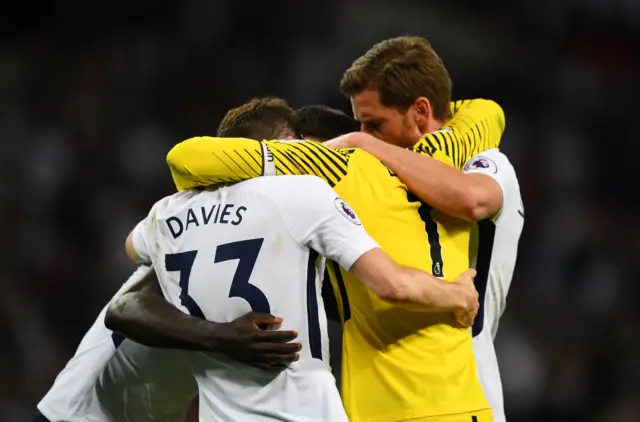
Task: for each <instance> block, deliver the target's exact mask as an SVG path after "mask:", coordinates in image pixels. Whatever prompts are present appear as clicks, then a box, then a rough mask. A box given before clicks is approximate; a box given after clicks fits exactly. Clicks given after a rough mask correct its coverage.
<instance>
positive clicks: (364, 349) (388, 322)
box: [167, 100, 504, 422]
mask: <svg viewBox="0 0 640 422" xmlns="http://www.w3.org/2000/svg"><path fill="white" fill-rule="evenodd" d="M452 111H453V119H452V120H451V121H450V122H449V123H447V125H445V127H444V128H443V130H442V131H439V132H437V133H432V134H428V135H426V136H425V137H423V138H422V139H421V140H420V141H419V142H418V143H417V144H416V146H415V147H414V150H416V151H418V152H421V153H425V154H429V155H432V156H433V157H434V158H436V159H439V160H441V161H443V162H446V163H448V164H450V165H455V166H456V167H458V168H461V167H462V166H463V165H464V163H465V162H466V161H467V160H468V159H469V158H471V157H472V156H473V155H475V154H477V153H479V152H481V151H483V150H484V149H488V148H494V147H497V146H498V145H499V142H500V137H501V135H502V131H503V130H504V114H503V113H502V110H501V109H500V107H499V106H498V105H497V104H496V103H494V102H492V101H487V100H472V101H461V102H456V103H452ZM264 143H265V144H266V145H267V146H268V148H269V149H270V151H271V153H272V155H273V160H274V162H275V166H276V171H277V174H279V175H280V174H313V175H316V176H319V177H321V178H322V179H324V180H325V181H326V182H327V183H329V184H330V185H331V186H333V187H334V188H335V190H336V192H337V193H338V194H339V195H340V196H341V197H342V198H343V199H344V200H345V201H347V202H348V203H349V204H350V205H351V206H352V207H353V208H354V210H355V211H356V212H357V213H358V215H359V217H360V219H361V220H362V222H363V225H364V227H365V228H366V230H367V232H368V233H369V234H370V235H371V236H372V237H373V238H374V239H375V240H376V241H377V242H378V243H379V244H380V246H381V247H382V248H383V249H384V250H385V251H386V252H387V253H388V254H389V255H390V256H391V257H392V258H393V259H395V260H396V261H398V262H399V263H401V264H403V265H407V266H411V267H415V268H420V269H422V270H424V271H427V272H430V273H433V274H434V275H436V276H440V277H443V278H444V279H446V280H449V281H452V280H453V279H455V277H456V276H457V275H459V274H460V273H462V272H463V271H464V270H466V269H467V268H468V267H469V235H470V227H471V225H470V224H469V223H466V222H463V221H461V220H457V219H454V218H452V217H449V216H446V215H443V214H441V213H439V212H436V211H434V210H431V209H430V207H428V206H427V205H425V204H422V203H420V202H419V201H418V200H417V199H416V198H414V197H413V196H412V195H411V194H410V193H409V192H408V191H407V188H406V186H405V185H404V184H403V183H402V182H401V181H400V180H399V179H398V178H397V177H395V176H393V175H392V174H391V172H390V171H389V170H388V169H387V168H386V167H385V166H384V165H383V164H382V163H380V161H378V160H377V159H376V158H375V157H373V156H372V155H370V154H368V153H366V152H364V151H362V150H332V149H330V148H327V147H324V146H323V145H321V144H317V143H313V142H277V141H264ZM262 160H263V157H262V149H261V145H260V143H259V142H257V141H255V140H250V139H242V138H208V137H201V138H192V139H189V140H187V141H184V142H182V143H180V144H178V145H177V146H176V147H175V148H174V149H173V150H172V151H171V152H170V153H169V155H168V157H167V161H168V163H169V165H170V167H171V171H172V174H173V177H174V181H175V183H176V186H177V187H178V189H179V190H182V189H188V188H193V187H196V186H206V185H210V184H213V183H220V182H230V181H241V180H245V179H248V178H251V177H257V176H260V175H262V172H263V165H262ZM329 271H330V274H331V278H332V284H333V287H334V290H335V292H336V296H337V298H338V303H339V307H340V311H341V316H342V318H343V324H344V339H343V341H344V343H343V373H342V374H343V375H342V380H343V381H342V382H343V385H342V393H343V401H344V404H345V409H346V410H347V413H348V415H349V419H350V420H351V421H354V422H359V421H367V422H387V421H388V422H392V421H393V422H395V421H401V420H410V419H413V418H424V417H431V416H443V415H452V416H453V415H458V414H462V413H469V412H476V411H481V410H483V409H488V408H489V405H488V403H487V401H486V399H485V397H484V394H483V392H482V387H481V385H480V382H479V381H478V379H477V375H476V366H475V359H474V356H473V352H472V348H471V335H470V333H469V330H468V329H462V328H455V323H454V321H453V317H452V316H451V315H450V314H432V313H421V312H411V311H407V310H404V309H401V308H399V307H395V306H393V305H391V304H389V303H388V302H384V301H381V300H379V299H378V298H377V297H376V296H375V295H374V294H373V293H371V292H370V291H369V290H368V289H367V288H365V287H364V285H362V283H360V282H359V281H358V280H357V279H355V277H353V276H352V275H351V274H350V273H348V272H345V271H344V270H341V269H339V268H338V267H337V266H336V265H335V264H332V265H329ZM344 292H346V295H344V294H343V293H344Z"/></svg>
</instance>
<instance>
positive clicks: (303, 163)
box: [167, 136, 348, 190]
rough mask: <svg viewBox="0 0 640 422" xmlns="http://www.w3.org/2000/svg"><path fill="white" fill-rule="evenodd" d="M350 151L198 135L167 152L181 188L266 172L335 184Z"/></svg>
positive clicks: (299, 143) (223, 181)
mask: <svg viewBox="0 0 640 422" xmlns="http://www.w3.org/2000/svg"><path fill="white" fill-rule="evenodd" d="M347 162H348V154H345V153H343V152H340V151H335V150H333V149H331V148H327V147H325V146H323V145H320V144H317V143H314V142H310V141H303V142H278V141H266V142H259V141H255V140H252V139H245V138H212V137H207V136H203V137H196V138H191V139H187V140H186V141H183V142H181V143H179V144H177V145H176V146H174V147H173V148H172V149H171V151H169V153H168V154H167V164H168V165H169V168H170V169H171V174H172V176H173V180H174V182H175V184H176V187H177V188H178V190H184V189H190V188H194V187H199V186H208V185H211V184H215V183H225V182H239V181H242V180H246V179H250V178H253V177H258V176H264V175H286V174H295V175H301V174H310V175H315V176H318V177H320V178H322V179H323V180H325V181H326V182H327V183H329V184H331V185H335V184H336V183H337V182H338V181H340V180H341V179H342V177H344V175H346V173H347Z"/></svg>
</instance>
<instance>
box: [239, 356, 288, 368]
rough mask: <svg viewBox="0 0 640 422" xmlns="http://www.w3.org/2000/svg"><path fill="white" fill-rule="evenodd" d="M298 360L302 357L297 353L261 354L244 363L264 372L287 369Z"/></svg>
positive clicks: (247, 359) (249, 358) (244, 360)
mask: <svg viewBox="0 0 640 422" xmlns="http://www.w3.org/2000/svg"><path fill="white" fill-rule="evenodd" d="M298 359H300V355H299V354H297V353H291V354H276V353H264V354H262V353H261V354H256V355H252V356H251V357H248V358H246V359H243V362H244V363H246V364H248V365H251V366H254V367H256V368H260V369H264V370H282V369H285V368H287V367H288V366H289V365H290V364H291V363H293V362H296V361H298Z"/></svg>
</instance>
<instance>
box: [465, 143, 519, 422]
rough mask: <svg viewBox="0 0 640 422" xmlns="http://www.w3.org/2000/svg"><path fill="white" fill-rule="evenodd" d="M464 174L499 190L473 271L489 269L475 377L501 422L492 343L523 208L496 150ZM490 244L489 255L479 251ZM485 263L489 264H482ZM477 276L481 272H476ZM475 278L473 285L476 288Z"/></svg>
mask: <svg viewBox="0 0 640 422" xmlns="http://www.w3.org/2000/svg"><path fill="white" fill-rule="evenodd" d="M464 172H465V173H480V174H485V175H487V176H489V177H491V178H493V179H494V180H495V181H496V182H497V183H498V185H499V186H500V188H501V190H502V209H501V210H500V212H499V213H498V214H496V215H495V216H494V217H493V218H492V219H491V220H490V221H484V222H480V223H478V227H479V229H478V231H479V233H478V243H479V245H478V253H479V255H478V262H476V265H475V266H476V268H477V269H480V268H481V267H482V266H483V265H484V266H488V270H489V271H488V282H487V287H486V293H485V297H484V302H483V304H482V306H483V314H484V315H483V328H482V331H481V332H480V333H479V334H478V333H475V334H476V335H475V336H474V338H473V350H474V354H475V356H476V363H477V367H478V375H479V377H480V381H481V383H482V386H483V388H484V391H485V395H486V397H487V400H488V401H489V403H490V404H491V406H492V408H493V416H494V420H495V421H496V422H500V421H504V420H505V415H504V403H503V395H502V383H501V381H500V371H499V368H498V362H497V358H496V353H495V349H494V346H493V340H494V339H495V336H496V333H497V331H498V322H499V320H500V317H501V316H502V314H503V312H504V309H505V306H506V299H507V293H508V291H509V286H510V285H511V279H512V277H513V271H514V268H515V265H516V258H517V255H518V242H519V240H520V234H521V233H522V228H523V225H524V208H523V204H522V197H521V195H520V185H519V184H518V178H517V177H516V173H515V170H514V168H513V166H512V165H511V163H510V162H509V159H508V158H507V156H506V155H504V154H503V153H502V152H500V150H498V149H491V150H488V151H485V152H483V153H481V154H479V155H477V156H475V157H473V158H471V159H470V160H469V161H468V162H467V163H466V164H465V166H464ZM483 244H484V247H485V248H486V247H487V245H491V244H492V248H491V251H489V254H488V255H483V253H482V248H483ZM482 259H488V260H490V261H489V262H481V260H482ZM479 273H480V272H479ZM478 282H479V280H478V278H477V277H476V285H478Z"/></svg>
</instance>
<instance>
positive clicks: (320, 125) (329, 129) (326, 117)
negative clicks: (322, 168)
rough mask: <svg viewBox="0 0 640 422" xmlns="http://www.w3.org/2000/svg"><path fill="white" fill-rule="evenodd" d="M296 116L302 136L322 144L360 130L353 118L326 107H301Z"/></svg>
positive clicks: (340, 111)
mask: <svg viewBox="0 0 640 422" xmlns="http://www.w3.org/2000/svg"><path fill="white" fill-rule="evenodd" d="M296 114H297V115H298V129H299V131H300V135H301V136H302V137H304V138H312V139H314V140H316V141H320V142H324V141H328V140H329V139H333V138H335V137H338V136H340V135H344V134H345V133H350V132H355V131H357V130H359V129H360V127H359V125H358V122H356V121H355V119H353V118H352V117H351V116H349V115H347V114H346V113H345V112H343V111H342V110H337V109H335V108H331V107H328V106H324V105H311V106H305V107H301V108H299V109H298V110H297V111H296Z"/></svg>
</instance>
